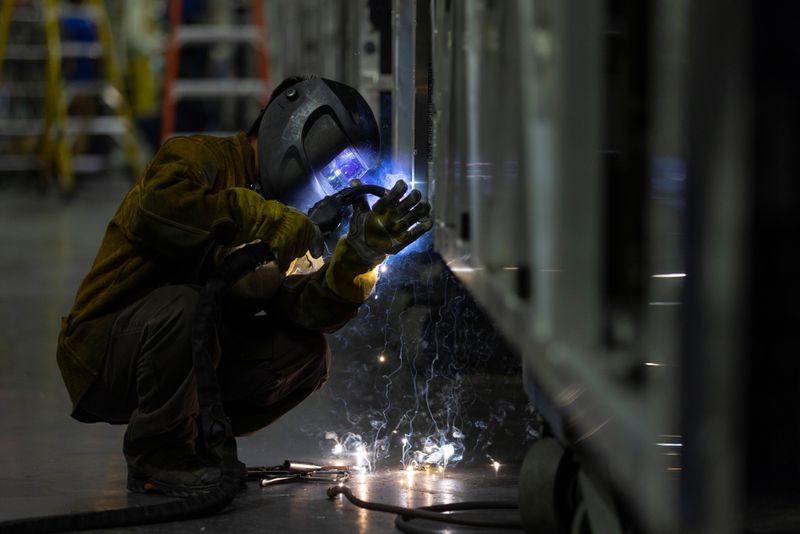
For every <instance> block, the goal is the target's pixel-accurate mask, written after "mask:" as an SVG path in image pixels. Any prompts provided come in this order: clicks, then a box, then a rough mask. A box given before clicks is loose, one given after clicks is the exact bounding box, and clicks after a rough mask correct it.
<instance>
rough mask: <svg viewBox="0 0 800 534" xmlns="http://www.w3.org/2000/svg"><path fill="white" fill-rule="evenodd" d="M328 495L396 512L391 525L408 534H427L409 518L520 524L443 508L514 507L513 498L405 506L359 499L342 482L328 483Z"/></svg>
mask: <svg viewBox="0 0 800 534" xmlns="http://www.w3.org/2000/svg"><path fill="white" fill-rule="evenodd" d="M327 494H328V497H329V498H331V499H333V498H334V497H336V496H337V495H339V494H342V495H344V496H345V497H347V500H348V501H350V502H351V503H353V504H355V505H356V506H358V507H359V508H365V509H367V510H373V511H376V512H386V513H389V514H397V518H396V519H395V522H394V524H395V526H396V527H397V528H398V529H400V530H402V531H403V532H408V533H410V534H429V533H431V531H430V530H427V529H423V528H420V527H417V526H416V525H412V524H410V521H411V520H412V519H427V520H429V521H438V522H440V523H450V524H452V525H464V526H469V527H483V528H494V529H498V528H502V529H516V530H522V524H521V523H520V522H519V520H516V521H481V520H478V519H464V518H463V517H458V516H454V515H450V514H446V513H444V512H463V511H466V510H518V509H519V506H518V505H517V503H514V502H492V501H474V502H460V503H452V504H438V505H434V506H423V507H421V508H405V507H403V506H394V505H391V504H384V503H379V502H370V501H362V500H361V499H359V498H358V497H356V496H355V495H353V492H352V490H351V489H350V488H349V487H347V486H344V485H338V484H337V485H335V486H330V487H329V488H328V491H327Z"/></svg>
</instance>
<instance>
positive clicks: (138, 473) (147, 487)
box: [128, 453, 222, 497]
mask: <svg viewBox="0 0 800 534" xmlns="http://www.w3.org/2000/svg"><path fill="white" fill-rule="evenodd" d="M170 456H174V455H170V454H162V455H158V454H156V455H154V458H153V459H152V460H151V461H148V462H144V461H137V462H136V464H135V465H134V464H131V463H128V491H132V492H134V493H150V492H153V493H163V494H164V495H169V496H172V497H190V496H192V495H199V494H201V493H207V492H209V491H211V490H213V489H214V488H215V487H217V485H218V484H219V482H220V480H221V479H222V471H221V470H220V468H219V467H218V466H209V465H208V464H206V462H204V461H203V460H202V459H201V458H200V457H199V456H197V455H196V454H194V453H188V454H183V455H182V456H180V457H178V458H173V459H172V461H170V459H169V457H170Z"/></svg>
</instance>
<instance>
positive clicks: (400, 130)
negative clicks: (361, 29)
mask: <svg viewBox="0 0 800 534" xmlns="http://www.w3.org/2000/svg"><path fill="white" fill-rule="evenodd" d="M416 6H417V1H416V0H392V15H393V16H392V24H393V28H392V37H393V40H394V42H393V49H392V53H393V55H394V61H393V67H394V70H393V72H392V75H393V79H394V93H393V94H392V169H391V170H392V172H395V173H402V174H405V175H406V176H409V177H411V178H412V179H413V176H414V173H413V153H414V58H415V55H414V53H415V36H416V33H415V23H416Z"/></svg>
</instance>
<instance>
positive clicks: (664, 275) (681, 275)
mask: <svg viewBox="0 0 800 534" xmlns="http://www.w3.org/2000/svg"><path fill="white" fill-rule="evenodd" d="M685 277H686V273H662V274H654V275H653V278H685Z"/></svg>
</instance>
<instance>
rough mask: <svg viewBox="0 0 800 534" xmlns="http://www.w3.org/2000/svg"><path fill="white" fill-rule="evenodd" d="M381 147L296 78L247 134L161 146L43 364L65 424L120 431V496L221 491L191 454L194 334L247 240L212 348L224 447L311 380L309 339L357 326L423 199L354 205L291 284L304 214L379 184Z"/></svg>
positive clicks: (327, 88) (307, 253)
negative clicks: (244, 265)
mask: <svg viewBox="0 0 800 534" xmlns="http://www.w3.org/2000/svg"><path fill="white" fill-rule="evenodd" d="M379 144H380V139H379V134H378V128H377V124H376V121H375V118H374V116H373V114H372V112H371V111H370V108H369V106H368V105H367V104H366V102H365V101H364V99H363V98H362V97H361V95H359V94H358V92H357V91H356V90H355V89H353V88H351V87H349V86H347V85H344V84H341V83H337V82H334V81H331V80H327V79H323V78H313V77H312V78H302V77H292V78H289V79H287V80H285V81H284V82H283V83H281V84H280V85H279V86H278V87H277V88H276V89H275V91H273V93H272V96H271V98H270V100H269V102H268V104H267V106H266V108H265V109H264V110H262V112H261V114H260V115H259V116H258V118H257V120H256V121H255V122H254V124H253V125H252V127H251V128H250V130H249V131H248V132H247V133H245V132H240V133H238V134H237V135H234V136H231V137H212V136H201V135H192V136H183V137H175V138H172V139H170V140H168V141H166V142H165V143H164V144H163V145H162V147H161V148H160V150H159V151H158V152H157V153H156V155H155V156H154V157H153V159H152V161H151V162H150V163H149V165H148V166H147V168H146V169H145V171H144V173H143V175H142V176H141V177H140V178H139V179H138V181H137V182H135V184H134V185H133V186H132V188H131V189H130V191H129V192H128V193H127V195H126V196H125V198H124V199H123V201H122V203H121V205H120V207H119V209H118V210H117V212H116V214H115V215H114V216H113V218H112V219H111V222H110V223H109V225H108V227H107V229H106V232H105V236H104V238H103V240H102V243H101V245H100V249H99V251H98V253H97V257H96V259H95V261H94V264H93V265H92V267H91V270H90V271H89V273H88V274H87V275H86V277H85V278H84V280H83V282H82V284H81V285H80V287H79V289H78V292H77V296H76V299H75V303H74V305H73V308H72V310H71V313H70V314H69V316H68V317H65V318H64V319H63V320H62V328H61V333H60V335H59V340H58V355H57V357H58V364H59V367H60V369H61V373H62V376H63V379H64V383H65V385H66V387H67V390H68V392H69V394H70V397H71V400H72V403H73V411H72V416H73V417H74V418H75V419H77V420H79V421H82V422H99V421H105V422H108V423H112V424H127V425H128V426H127V430H126V432H125V436H124V440H123V453H124V456H125V459H126V461H127V466H128V482H127V484H128V489H129V490H131V491H134V492H145V491H155V492H160V493H165V494H168V495H175V496H184V495H192V494H198V493H203V492H204V491H207V490H209V489H210V488H212V487H214V485H215V484H217V482H218V480H219V478H220V469H219V467H218V464H215V463H214V458H212V457H211V454H210V452H209V451H206V450H203V446H202V445H201V444H202V443H203V440H202V439H198V433H199V432H200V431H201V430H199V429H198V424H197V421H196V418H197V415H198V397H197V390H196V385H195V380H194V374H193V369H192V351H191V339H190V337H191V335H190V334H191V328H192V317H193V314H194V312H195V308H196V305H197V300H198V292H199V289H200V287H201V286H202V285H203V283H204V281H205V280H206V278H207V277H208V276H209V273H210V272H212V271H213V269H214V268H215V266H216V265H218V264H219V263H220V261H221V260H222V259H223V258H225V257H226V255H227V254H229V253H230V252H231V251H232V250H235V249H236V248H238V247H241V246H246V244H248V243H252V242H258V241H260V242H262V243H266V244H267V245H268V246H269V248H270V249H271V250H272V251H273V252H274V253H275V256H276V262H273V263H270V264H268V265H266V266H264V267H263V268H260V269H258V270H256V271H255V272H253V273H251V274H249V275H247V276H246V277H245V278H244V279H243V280H241V281H240V282H239V283H238V284H237V285H236V286H235V287H234V289H233V291H232V293H231V294H230V295H229V296H228V298H227V300H226V301H225V306H224V311H223V314H222V327H221V328H220V329H219V330H218V332H219V334H218V335H216V336H215V337H216V338H217V339H216V340H215V341H214V343H213V345H214V347H213V354H214V356H213V359H214V363H215V365H216V368H217V376H218V380H219V384H220V389H221V392H222V400H223V403H224V410H225V413H226V415H227V417H228V418H229V420H230V424H231V427H232V430H233V433H234V434H235V435H244V434H249V433H252V432H254V431H256V430H259V429H261V428H263V427H265V426H267V425H269V424H270V423H271V422H273V421H274V420H275V419H277V418H278V417H279V416H281V415H282V414H284V413H286V412H287V411H288V410H290V409H291V408H293V407H294V406H296V405H297V404H298V403H299V402H301V401H302V400H303V399H304V398H306V397H307V396H308V395H309V394H311V393H312V392H313V391H314V390H316V389H318V388H319V387H320V386H321V385H322V384H323V383H324V382H325V380H326V376H327V373H328V368H329V366H330V358H331V355H330V350H329V347H328V344H327V342H326V340H325V337H324V335H323V334H324V333H329V332H333V331H335V330H337V329H339V328H340V327H342V326H343V325H344V324H345V323H347V322H348V321H349V320H351V319H352V318H353V317H355V316H356V314H357V311H358V308H359V305H360V304H361V303H363V302H364V301H365V300H366V298H367V297H368V296H369V295H370V293H371V292H372V291H373V290H374V286H375V283H376V279H377V274H376V267H377V266H379V265H380V264H381V263H382V262H383V261H384V260H385V258H386V256H387V255H388V254H394V253H397V252H399V251H400V250H402V249H403V248H404V247H405V246H407V245H409V244H410V243H412V242H413V241H414V240H416V239H417V238H419V237H420V236H421V235H422V234H423V233H425V232H426V231H428V230H429V229H430V228H431V226H432V222H431V220H430V217H429V212H430V205H429V204H428V203H427V202H425V201H423V200H422V196H421V194H420V192H419V191H416V190H414V191H411V192H410V193H408V194H406V191H407V186H406V185H405V183H404V182H402V181H400V182H397V184H396V185H395V186H394V187H392V188H391V190H389V191H388V193H387V194H386V195H385V196H384V197H383V198H381V199H380V200H378V202H377V203H376V204H375V205H374V206H373V208H372V209H370V207H369V205H368V204H367V202H366V200H361V201H360V202H359V203H358V204H357V205H356V206H355V207H354V213H353V217H352V219H351V222H350V227H349V230H348V233H347V235H346V236H345V237H343V238H341V239H340V240H339V241H338V242H337V243H336V244H335V248H334V250H333V254H332V256H331V257H330V259H329V260H327V261H325V263H324V264H323V265H322V266H321V267H319V268H318V269H317V270H316V271H312V272H306V273H302V274H293V272H294V271H295V270H296V269H297V264H298V261H300V262H302V263H308V262H311V263H313V262H314V261H315V260H314V258H315V257H319V256H320V254H321V252H322V242H321V240H320V236H319V229H318V228H317V226H316V225H315V224H314V223H313V222H312V221H311V220H310V219H309V218H308V217H307V216H306V215H305V214H304V213H303V212H304V211H306V210H307V209H308V208H309V207H310V206H311V205H312V204H314V203H315V202H316V201H318V200H320V199H321V198H323V197H325V196H326V195H330V194H333V193H335V192H336V191H337V190H339V189H341V188H343V187H346V186H348V185H349V184H350V183H353V181H357V180H359V179H361V178H362V177H363V176H364V175H365V173H367V172H368V171H370V170H372V169H374V168H376V167H377V165H378V163H379V162H378V159H379V156H378V155H379ZM320 263H321V262H320Z"/></svg>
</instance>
